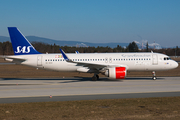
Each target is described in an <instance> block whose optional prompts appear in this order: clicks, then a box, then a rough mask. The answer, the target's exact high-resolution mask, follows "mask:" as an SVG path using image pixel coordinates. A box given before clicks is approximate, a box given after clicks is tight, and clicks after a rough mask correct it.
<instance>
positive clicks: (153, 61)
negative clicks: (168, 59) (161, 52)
mask: <svg viewBox="0 0 180 120" xmlns="http://www.w3.org/2000/svg"><path fill="white" fill-rule="evenodd" d="M152 64H153V65H157V64H158V57H157V55H152Z"/></svg>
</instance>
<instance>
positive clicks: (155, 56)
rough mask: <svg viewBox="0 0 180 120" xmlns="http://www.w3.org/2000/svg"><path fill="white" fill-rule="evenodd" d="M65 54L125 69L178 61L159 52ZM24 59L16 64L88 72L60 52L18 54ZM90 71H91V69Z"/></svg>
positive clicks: (170, 64) (152, 68)
mask: <svg viewBox="0 0 180 120" xmlns="http://www.w3.org/2000/svg"><path fill="white" fill-rule="evenodd" d="M67 56H68V57H69V58H70V59H71V60H72V61H75V62H80V63H93V64H100V65H101V64H103V65H107V66H110V67H112V66H123V67H126V69H127V71H159V70H169V69H173V68H176V67H177V66H178V63H177V62H175V61H174V60H171V59H169V57H168V56H167V55H164V54H159V53H79V54H75V53H69V54H68V53H67ZM16 57H20V58H21V57H22V58H24V59H26V60H25V61H24V62H16V61H14V62H15V63H17V64H23V65H28V66H32V67H37V68H42V69H47V70H55V71H71V72H72V71H78V72H90V71H88V70H87V69H84V68H86V67H84V66H81V65H77V63H69V62H66V61H65V60H64V58H63V56H62V54H61V53H57V54H34V55H18V56H16ZM91 72H92V71H91Z"/></svg>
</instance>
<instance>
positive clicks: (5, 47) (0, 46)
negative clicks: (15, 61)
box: [0, 41, 180, 56]
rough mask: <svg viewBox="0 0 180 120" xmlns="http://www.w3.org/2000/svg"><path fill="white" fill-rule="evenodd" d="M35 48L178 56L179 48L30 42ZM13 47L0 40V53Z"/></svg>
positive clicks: (47, 50)
mask: <svg viewBox="0 0 180 120" xmlns="http://www.w3.org/2000/svg"><path fill="white" fill-rule="evenodd" d="M32 45H33V46H34V47H35V49H36V50H37V51H39V52H41V53H60V51H59V49H60V48H61V49H63V50H64V51H65V52H66V53H74V52H75V51H79V52H80V53H112V52H150V51H151V50H152V51H153V52H158V53H163V54H166V55H168V56H180V49H179V48H178V46H177V47H176V48H166V49H165V48H162V49H150V48H148V43H147V45H146V48H145V49H143V50H139V48H138V45H137V44H136V43H135V42H132V43H129V45H128V46H126V47H122V46H119V45H117V47H115V48H110V47H108V46H107V47H101V46H98V47H70V46H59V45H56V44H54V45H50V44H46V43H42V42H32ZM13 54H14V52H13V48H12V44H11V42H9V41H7V42H3V43H2V42H0V55H13Z"/></svg>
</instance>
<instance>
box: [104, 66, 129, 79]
mask: <svg viewBox="0 0 180 120" xmlns="http://www.w3.org/2000/svg"><path fill="white" fill-rule="evenodd" d="M105 75H106V76H107V77H109V78H113V79H124V78H125V77H126V67H114V68H109V69H108V70H106V72H105Z"/></svg>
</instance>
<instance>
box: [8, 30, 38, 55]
mask: <svg viewBox="0 0 180 120" xmlns="http://www.w3.org/2000/svg"><path fill="white" fill-rule="evenodd" d="M8 31H9V35H10V38H11V42H12V46H13V50H14V55H28V54H41V53H39V52H38V51H36V49H35V48H34V47H33V46H32V45H31V43H30V42H29V41H28V40H27V39H26V37H25V36H24V35H23V34H22V33H21V32H20V31H19V30H18V29H17V28H16V27H8Z"/></svg>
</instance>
